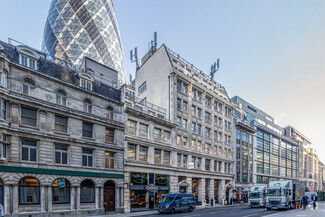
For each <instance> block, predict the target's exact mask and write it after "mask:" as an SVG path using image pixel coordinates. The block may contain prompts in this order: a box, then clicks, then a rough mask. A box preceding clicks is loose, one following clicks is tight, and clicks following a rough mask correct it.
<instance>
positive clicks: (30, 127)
mask: <svg viewBox="0 0 325 217" xmlns="http://www.w3.org/2000/svg"><path fill="white" fill-rule="evenodd" d="M19 126H20V127H24V128H29V129H34V130H39V128H38V127H33V126H29V125H25V124H19Z"/></svg>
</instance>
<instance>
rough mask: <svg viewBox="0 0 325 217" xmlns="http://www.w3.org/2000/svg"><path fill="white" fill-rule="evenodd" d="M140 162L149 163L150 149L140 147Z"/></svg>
mask: <svg viewBox="0 0 325 217" xmlns="http://www.w3.org/2000/svg"><path fill="white" fill-rule="evenodd" d="M139 160H140V161H148V147H145V146H140V148H139Z"/></svg>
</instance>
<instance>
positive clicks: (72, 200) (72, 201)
mask: <svg viewBox="0 0 325 217" xmlns="http://www.w3.org/2000/svg"><path fill="white" fill-rule="evenodd" d="M70 191H71V193H70V204H71V211H75V210H76V200H75V198H76V196H75V194H76V191H75V186H71V188H70Z"/></svg>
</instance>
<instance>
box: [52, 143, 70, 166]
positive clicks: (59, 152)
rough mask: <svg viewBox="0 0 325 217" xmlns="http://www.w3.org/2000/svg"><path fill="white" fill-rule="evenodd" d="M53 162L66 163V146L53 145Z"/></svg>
mask: <svg viewBox="0 0 325 217" xmlns="http://www.w3.org/2000/svg"><path fill="white" fill-rule="evenodd" d="M55 163H56V164H63V165H67V164H68V146H67V145H63V144H56V145H55Z"/></svg>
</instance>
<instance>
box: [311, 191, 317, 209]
mask: <svg viewBox="0 0 325 217" xmlns="http://www.w3.org/2000/svg"><path fill="white" fill-rule="evenodd" d="M311 200H312V201H313V206H314V209H316V202H317V200H318V197H317V196H316V194H314V195H313V196H311Z"/></svg>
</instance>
